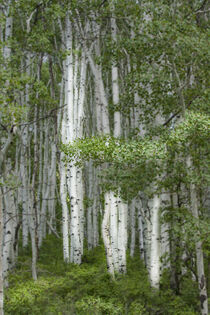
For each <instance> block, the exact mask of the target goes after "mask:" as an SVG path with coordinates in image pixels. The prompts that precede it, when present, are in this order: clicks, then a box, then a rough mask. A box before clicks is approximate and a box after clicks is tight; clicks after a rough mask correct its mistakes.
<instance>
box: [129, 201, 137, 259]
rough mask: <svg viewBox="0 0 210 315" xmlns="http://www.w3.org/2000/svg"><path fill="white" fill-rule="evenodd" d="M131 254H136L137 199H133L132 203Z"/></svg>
mask: <svg viewBox="0 0 210 315" xmlns="http://www.w3.org/2000/svg"><path fill="white" fill-rule="evenodd" d="M130 234H131V240H130V256H131V257H133V256H134V252H135V246H136V199H132V201H131V203H130Z"/></svg>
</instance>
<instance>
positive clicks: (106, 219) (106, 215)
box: [102, 193, 114, 277]
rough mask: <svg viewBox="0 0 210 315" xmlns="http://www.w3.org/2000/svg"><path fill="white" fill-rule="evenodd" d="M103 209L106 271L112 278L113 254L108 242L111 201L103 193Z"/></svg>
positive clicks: (108, 195)
mask: <svg viewBox="0 0 210 315" xmlns="http://www.w3.org/2000/svg"><path fill="white" fill-rule="evenodd" d="M104 199H105V209H104V216H103V221H102V237H103V241H104V246H105V250H106V259H107V269H108V272H109V273H110V274H111V275H112V277H114V262H113V253H112V246H111V240H110V222H109V220H110V212H111V200H110V194H109V193H105V196H104Z"/></svg>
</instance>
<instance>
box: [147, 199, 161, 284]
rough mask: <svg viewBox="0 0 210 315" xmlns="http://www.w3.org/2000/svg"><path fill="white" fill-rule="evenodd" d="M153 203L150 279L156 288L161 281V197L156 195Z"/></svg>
mask: <svg viewBox="0 0 210 315" xmlns="http://www.w3.org/2000/svg"><path fill="white" fill-rule="evenodd" d="M151 203H152V205H151V253H150V268H149V274H150V281H151V285H152V286H153V287H154V288H159V281H160V242H159V238H160V225H159V210H160V197H159V196H158V195H154V197H153V200H152V202H151Z"/></svg>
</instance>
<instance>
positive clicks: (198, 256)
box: [187, 157, 208, 315]
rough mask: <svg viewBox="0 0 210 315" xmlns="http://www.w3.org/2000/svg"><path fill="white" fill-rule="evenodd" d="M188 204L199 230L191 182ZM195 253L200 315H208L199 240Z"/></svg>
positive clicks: (193, 187)
mask: <svg viewBox="0 0 210 315" xmlns="http://www.w3.org/2000/svg"><path fill="white" fill-rule="evenodd" d="M187 166H188V168H189V169H192V168H193V162H192V159H191V157H188V158H187ZM190 203H191V211H192V215H193V217H194V218H195V219H196V221H197V228H198V230H199V213H198V198H197V191H196V185H195V184H194V183H193V182H191V183H190ZM199 234H200V233H199ZM195 253H196V266H197V276H198V288H199V295H200V305H201V314H202V315H208V298H207V290H206V277H205V272H204V259H203V250H202V242H201V241H200V240H198V241H197V242H196V243H195Z"/></svg>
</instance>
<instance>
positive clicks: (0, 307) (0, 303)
mask: <svg viewBox="0 0 210 315" xmlns="http://www.w3.org/2000/svg"><path fill="white" fill-rule="evenodd" d="M3 225H4V224H3V206H2V191H1V188H0V315H4V281H3Z"/></svg>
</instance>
